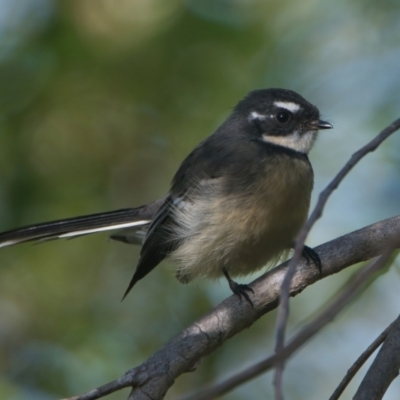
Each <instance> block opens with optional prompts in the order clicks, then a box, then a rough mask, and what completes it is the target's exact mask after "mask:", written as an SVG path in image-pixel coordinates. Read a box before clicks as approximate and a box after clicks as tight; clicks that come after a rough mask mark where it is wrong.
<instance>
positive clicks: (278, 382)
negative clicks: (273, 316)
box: [274, 118, 400, 400]
mask: <svg viewBox="0 0 400 400" xmlns="http://www.w3.org/2000/svg"><path fill="white" fill-rule="evenodd" d="M399 128H400V118H399V119H397V120H395V121H394V122H393V123H391V124H390V125H389V126H388V127H386V128H385V129H383V130H382V131H381V132H380V133H379V134H378V135H377V136H376V137H375V138H374V139H373V140H371V141H370V142H369V143H368V144H366V145H365V146H364V147H362V148H361V149H360V150H358V151H357V152H356V153H354V154H353V155H352V156H351V157H350V160H349V161H348V162H347V163H346V164H345V165H344V167H343V168H342V169H341V170H340V171H339V173H338V174H337V175H336V176H335V178H334V179H333V180H332V181H331V183H330V184H329V185H328V186H327V187H326V188H325V189H324V190H323V191H322V192H321V194H320V195H319V198H318V202H317V205H316V206H315V208H314V211H313V212H312V213H311V215H310V218H309V219H308V221H307V222H306V223H305V225H304V226H303V227H302V229H301V231H300V233H299V235H298V236H297V241H296V247H295V251H294V254H293V258H292V259H291V261H290V262H289V267H288V269H287V273H286V276H285V279H284V280H283V283H282V288H281V294H280V307H279V310H278V317H277V327H276V345H275V351H276V352H277V353H278V354H279V352H281V351H282V350H283V348H284V347H285V332H286V326H287V320H288V316H289V293H290V286H291V283H292V280H293V276H294V274H295V272H296V266H297V264H298V262H299V260H300V257H301V254H302V252H303V248H304V242H305V240H306V238H307V235H308V233H309V232H310V230H311V228H312V226H313V225H314V224H315V222H316V221H317V220H318V219H319V218H320V217H321V216H322V213H323V209H324V207H325V204H326V202H327V201H328V198H329V196H330V195H331V194H332V192H333V191H334V190H335V189H336V188H337V187H338V186H339V184H340V182H341V181H342V180H343V179H344V178H345V176H346V175H347V174H348V173H349V172H350V171H351V170H352V169H353V167H354V166H355V165H356V164H357V163H358V162H359V161H360V160H361V159H362V158H363V157H364V156H366V155H367V154H368V153H370V152H372V151H374V150H376V149H377V147H378V146H379V145H380V144H381V143H382V142H383V141H384V140H385V139H387V138H388V137H389V136H390V135H391V134H392V133H394V132H395V131H396V130H398V129H399ZM283 368H284V364H283V362H282V363H279V364H278V365H277V368H276V372H275V376H274V385H275V390H276V399H277V400H281V399H282V398H283V395H282V374H283Z"/></svg>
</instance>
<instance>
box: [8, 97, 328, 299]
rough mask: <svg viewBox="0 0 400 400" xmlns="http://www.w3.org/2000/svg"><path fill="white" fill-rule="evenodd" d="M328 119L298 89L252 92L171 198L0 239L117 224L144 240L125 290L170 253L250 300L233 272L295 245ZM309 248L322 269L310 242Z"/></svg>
mask: <svg viewBox="0 0 400 400" xmlns="http://www.w3.org/2000/svg"><path fill="white" fill-rule="evenodd" d="M330 128H332V125H331V124H329V123H328V122H325V121H322V120H321V119H320V114H319V111H318V109H317V107H315V106H314V105H312V104H310V103H309V102H308V101H306V100H305V99H304V98H303V97H301V96H300V95H299V94H297V93H295V92H293V91H290V90H284V89H261V90H255V91H252V92H250V93H249V94H248V95H247V96H246V97H245V98H244V99H243V100H241V101H240V102H239V103H238V104H237V105H236V107H235V108H234V109H233V111H232V113H231V114H230V115H229V117H228V118H227V119H226V121H225V122H224V123H223V124H222V125H221V126H220V127H219V128H218V129H217V130H216V131H215V132H214V133H213V134H212V135H211V136H209V137H208V138H206V139H205V140H204V141H203V142H201V143H200V144H199V145H198V146H197V147H196V148H195V149H194V150H193V151H192V152H191V153H190V154H189V155H188V156H187V157H186V159H185V160H184V161H183V162H182V164H181V166H180V167H179V169H178V171H177V172H176V174H175V176H174V178H173V180H172V185H171V189H170V191H169V193H168V194H167V196H166V197H164V198H163V199H161V200H158V201H156V202H154V203H150V204H148V205H145V206H142V207H138V208H130V209H124V210H118V211H111V212H106V213H100V214H93V215H89V216H83V217H76V218H69V219H64V220H59V221H54V222H48V223H43V224H38V225H32V226H28V227H25V228H20V229H16V230H12V231H8V232H5V233H1V234H0V247H2V246H10V245H14V244H17V243H21V242H26V241H32V240H47V239H54V238H71V237H74V236H79V235H86V234H90V233H96V232H101V231H106V230H118V231H117V232H115V233H114V234H112V235H111V238H112V239H115V240H119V241H122V242H126V243H131V244H142V249H141V253H140V259H139V262H138V264H137V267H136V271H135V274H134V275H133V278H132V280H131V282H130V283H129V286H128V289H127V290H126V292H125V294H124V297H125V296H126V295H127V294H128V293H129V291H130V290H131V289H132V287H133V286H134V285H135V284H136V283H137V282H138V281H139V280H140V279H142V278H143V277H144V276H146V275H147V274H148V273H149V272H150V271H151V270H152V269H153V268H155V267H156V266H157V265H158V264H159V263H160V262H161V261H162V260H163V259H164V258H167V259H169V262H170V263H171V264H172V265H173V266H175V267H176V268H177V272H176V277H177V279H178V280H179V281H180V282H181V283H188V282H190V281H192V280H193V279H195V278H200V277H210V278H219V277H221V276H222V275H225V277H226V278H227V280H228V282H229V286H230V288H231V289H232V291H233V292H234V293H236V294H238V295H239V296H241V295H243V296H244V297H245V298H246V299H247V300H248V301H249V302H250V304H252V302H251V300H250V298H249V295H248V294H247V293H246V292H247V291H252V290H251V288H250V287H249V286H247V285H239V284H237V283H235V282H234V281H233V280H232V279H231V276H240V275H246V274H249V273H252V272H254V271H256V270H258V269H260V268H262V267H263V266H265V265H266V264H268V263H273V262H276V261H277V260H278V259H279V258H280V257H281V256H282V255H283V254H284V253H285V252H286V251H288V250H289V249H290V248H292V247H293V246H294V242H295V239H296V236H297V234H298V232H299V230H300V228H301V226H302V224H303V223H304V222H305V220H306V218H307V214H308V209H309V205H310V197H311V191H312V187H313V170H312V167H311V164H310V162H309V160H308V157H307V154H308V152H309V151H310V149H311V148H312V146H313V144H314V142H315V139H316V137H317V133H318V130H320V129H330ZM303 254H304V256H306V257H307V258H308V259H311V260H312V261H314V263H316V264H317V266H318V267H319V268H320V261H319V257H318V255H317V254H316V253H315V252H314V251H313V250H312V249H310V248H309V247H305V250H304V252H303Z"/></svg>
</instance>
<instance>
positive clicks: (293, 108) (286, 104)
mask: <svg viewBox="0 0 400 400" xmlns="http://www.w3.org/2000/svg"><path fill="white" fill-rule="evenodd" d="M274 106H275V107H278V108H283V109H285V110H288V111H290V112H292V113H296V112H297V111H299V110H300V105H299V104H297V103H293V102H291V101H275V102H274Z"/></svg>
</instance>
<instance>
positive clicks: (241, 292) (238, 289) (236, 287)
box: [222, 268, 254, 308]
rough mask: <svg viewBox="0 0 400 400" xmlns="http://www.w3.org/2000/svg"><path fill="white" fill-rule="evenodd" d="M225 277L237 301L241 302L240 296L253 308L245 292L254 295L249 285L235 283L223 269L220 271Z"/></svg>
mask: <svg viewBox="0 0 400 400" xmlns="http://www.w3.org/2000/svg"><path fill="white" fill-rule="evenodd" d="M222 270H223V272H224V275H225V278H226V280H227V281H228V284H229V287H230V289H231V290H232V292H233V293H234V294H236V295H237V296H239V299H240V300H242V296H243V297H244V298H245V300H246V301H247V302H249V303H250V305H251V306H252V307H253V308H254V304H253V302H252V301H251V299H250V297H249V295H248V294H247V292H251V293H253V294H254V290H253V289H252V288H251V287H250V286H249V285H243V284H239V283H237V282H235V281H234V280H233V279H232V278H231V277H230V276H229V274H228V272H227V270H226V269H225V268H223V269H222Z"/></svg>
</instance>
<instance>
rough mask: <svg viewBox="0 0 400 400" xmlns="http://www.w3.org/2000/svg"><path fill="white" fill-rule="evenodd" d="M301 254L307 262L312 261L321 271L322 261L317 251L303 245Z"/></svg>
mask: <svg viewBox="0 0 400 400" xmlns="http://www.w3.org/2000/svg"><path fill="white" fill-rule="evenodd" d="M302 256H303V257H304V258H305V259H306V261H307V263H309V262H310V261H312V263H313V264H314V265H315V266H316V267H317V268H318V271H319V272H320V273H321V272H322V263H321V259H320V257H319V255H318V253H317V252H316V251H315V250H314V249H312V248H311V247H308V246H306V245H304V248H303V253H302Z"/></svg>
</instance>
